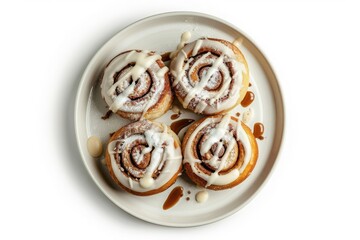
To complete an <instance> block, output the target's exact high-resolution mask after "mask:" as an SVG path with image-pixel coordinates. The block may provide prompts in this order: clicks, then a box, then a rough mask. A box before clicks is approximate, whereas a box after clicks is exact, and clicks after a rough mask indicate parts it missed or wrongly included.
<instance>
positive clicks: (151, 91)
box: [101, 50, 172, 120]
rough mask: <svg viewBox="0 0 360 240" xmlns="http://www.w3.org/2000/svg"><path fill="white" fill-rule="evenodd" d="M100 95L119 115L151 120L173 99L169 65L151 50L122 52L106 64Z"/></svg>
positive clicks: (165, 109)
mask: <svg viewBox="0 0 360 240" xmlns="http://www.w3.org/2000/svg"><path fill="white" fill-rule="evenodd" d="M101 94H102V97H103V98H104V99H105V101H106V103H107V104H108V106H109V108H110V110H111V111H113V112H116V113H118V114H119V115H120V116H122V117H125V118H129V119H131V120H139V119H140V118H141V117H144V118H146V119H154V118H156V117H159V116H161V115H162V114H163V113H165V112H166V111H167V110H168V108H169V107H170V105H171V102H172V94H171V90H170V82H169V77H168V68H167V67H166V66H165V65H164V63H163V62H162V61H161V56H160V55H157V54H154V53H153V52H149V51H140V50H132V51H127V52H123V53H121V54H119V55H117V56H116V57H114V58H113V59H112V60H111V61H110V62H109V63H108V65H107V66H106V68H105V70H104V74H103V77H102V83H101Z"/></svg>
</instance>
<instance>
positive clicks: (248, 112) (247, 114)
mask: <svg viewBox="0 0 360 240" xmlns="http://www.w3.org/2000/svg"><path fill="white" fill-rule="evenodd" d="M253 115H254V113H253V110H252V108H248V109H247V110H246V111H245V112H244V113H243V115H242V122H243V123H245V124H246V123H248V122H249V121H250V120H251V118H252V116H253Z"/></svg>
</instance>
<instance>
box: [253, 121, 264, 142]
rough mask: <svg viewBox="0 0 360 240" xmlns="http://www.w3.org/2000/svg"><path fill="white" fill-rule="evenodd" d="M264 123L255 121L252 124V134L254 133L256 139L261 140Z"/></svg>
mask: <svg viewBox="0 0 360 240" xmlns="http://www.w3.org/2000/svg"><path fill="white" fill-rule="evenodd" d="M264 130H265V129H264V125H263V124H262V123H259V122H257V123H255V124H254V130H253V134H254V137H255V138H257V139H260V140H263V139H264V136H263V134H264Z"/></svg>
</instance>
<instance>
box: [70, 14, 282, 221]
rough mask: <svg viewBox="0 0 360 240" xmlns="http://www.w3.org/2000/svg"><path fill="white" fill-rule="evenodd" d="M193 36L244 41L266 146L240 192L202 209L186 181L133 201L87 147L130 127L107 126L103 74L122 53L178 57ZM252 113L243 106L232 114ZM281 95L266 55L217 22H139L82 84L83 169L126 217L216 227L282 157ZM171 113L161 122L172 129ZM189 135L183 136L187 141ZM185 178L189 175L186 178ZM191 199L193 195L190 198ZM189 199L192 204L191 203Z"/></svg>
mask: <svg viewBox="0 0 360 240" xmlns="http://www.w3.org/2000/svg"><path fill="white" fill-rule="evenodd" d="M185 31H190V32H191V34H192V37H191V40H190V41H193V40H195V39H197V38H199V37H204V36H206V37H215V38H221V39H225V40H228V41H230V42H233V41H234V40H236V39H241V41H242V44H241V46H240V49H241V51H242V52H243V53H244V55H245V57H246V59H247V61H248V63H249V68H250V72H251V80H250V82H251V84H252V86H251V87H250V90H251V91H252V92H254V93H255V101H254V102H253V103H252V104H251V105H250V106H249V107H248V108H251V109H252V110H253V113H254V114H253V117H252V118H251V120H250V122H248V125H249V126H250V127H251V128H252V127H253V125H254V123H255V122H261V123H263V124H264V126H265V133H264V137H265V138H264V140H262V141H260V140H259V141H258V144H259V159H258V162H257V165H256V167H255V169H254V171H253V173H252V174H251V176H250V177H249V178H248V179H246V180H245V181H244V182H243V183H242V184H240V185H239V186H237V187H235V188H233V189H230V190H224V191H217V192H215V191H210V190H209V191H208V192H209V199H208V201H207V202H205V203H201V204H199V203H197V202H196V201H195V194H196V193H197V192H198V191H199V188H197V187H196V186H195V185H193V184H192V183H191V182H190V181H189V180H187V179H186V177H185V176H181V177H180V178H179V179H178V180H177V182H176V183H175V184H174V185H173V186H171V187H170V188H169V189H168V190H167V191H165V192H163V193H160V194H157V195H155V196H150V197H138V196H133V195H131V194H129V193H127V192H124V191H122V190H120V189H118V188H116V187H114V186H113V184H112V182H111V180H110V179H109V177H108V175H107V172H106V170H105V168H104V166H103V165H102V164H101V161H100V160H101V158H99V159H94V158H92V157H91V156H90V155H89V153H88V151H87V146H86V142H87V139H88V137H90V136H92V135H96V136H99V137H100V138H101V140H102V142H103V143H104V144H105V143H106V142H107V140H108V138H109V133H111V132H114V131H115V130H117V129H118V128H119V127H120V126H123V125H125V124H126V123H128V120H124V119H122V118H120V117H118V116H116V115H112V116H111V117H110V118H109V119H107V120H105V121H104V120H102V119H101V116H103V115H104V114H105V113H106V111H107V110H106V108H105V103H104V101H103V100H102V99H101V96H100V89H99V81H98V79H99V75H100V73H101V70H102V69H103V68H104V66H105V65H106V64H107V62H108V61H109V60H111V59H112V58H113V57H114V56H115V55H117V54H118V53H120V52H122V51H125V50H129V49H147V50H154V51H156V52H158V53H160V54H161V53H164V52H167V51H173V50H174V49H175V48H176V46H177V44H178V43H179V40H180V36H181V34H182V33H183V32H185ZM247 110H248V109H244V108H242V107H241V106H239V107H238V108H236V109H234V110H233V111H232V112H233V114H236V112H241V113H242V114H243V113H244V112H245V111H247ZM283 111H284V110H283V102H282V97H281V92H280V89H279V86H278V82H277V80H276V76H275V74H274V72H273V70H272V68H271V66H270V64H269V63H268V61H267V60H266V59H265V57H264V55H263V54H262V53H261V51H260V50H259V49H258V48H257V47H256V46H255V45H254V43H253V42H252V41H251V40H249V38H248V37H246V36H245V35H244V34H243V33H242V32H241V31H240V30H238V29H237V28H236V27H235V26H233V25H231V24H229V23H227V22H225V21H223V20H221V19H218V18H215V17H212V16H209V15H205V14H200V13H193V12H174V13H165V14H160V15H156V16H152V17H148V18H146V19H143V20H140V21H138V22H136V23H134V24H132V25H130V26H128V27H126V28H125V29H123V30H121V31H120V32H119V33H118V34H116V35H115V36H114V37H113V38H111V39H110V40H109V41H108V42H107V43H106V44H105V45H104V46H103V47H102V48H101V49H100V50H99V51H98V52H97V53H96V55H95V56H94V57H93V58H92V60H91V62H90V63H89V65H88V66H87V68H86V70H85V72H84V74H83V77H82V79H81V82H80V85H79V89H78V93H77V99H76V106H75V128H76V129H75V130H76V135H77V142H78V146H79V150H80V153H81V156H82V159H83V161H84V164H85V166H86V168H87V170H88V171H89V173H90V175H91V177H92V178H93V180H94V181H95V183H96V184H97V185H98V187H99V188H100V189H101V190H102V191H103V192H104V194H105V195H106V196H107V197H108V198H109V199H111V201H113V202H114V203H115V204H116V205H117V206H119V207H120V208H122V209H123V210H124V211H126V212H128V213H130V214H132V215H134V216H136V217H138V218H140V219H143V220H145V221H148V222H152V223H156V224H160V225H166V226H177V227H186V226H197V225H202V224H206V223H210V222H214V221H216V220H219V219H221V218H224V217H226V216H229V215H230V214H232V213H234V212H236V211H238V210H239V209H240V208H241V207H243V206H244V205H245V204H246V203H247V202H248V201H249V200H250V199H251V198H252V197H253V196H254V194H255V193H256V192H257V191H258V190H259V189H260V187H261V186H262V185H263V183H264V182H265V180H266V179H267V178H268V176H269V174H270V172H271V170H272V169H273V166H274V164H275V162H276V158H277V155H278V152H279V148H280V145H281V141H282V136H283V128H284V112H283ZM172 114H173V112H172V111H171V110H169V111H168V112H167V113H166V114H165V115H164V116H162V117H161V118H160V119H157V121H159V122H164V123H167V124H168V125H170V123H171V121H172V120H170V116H171V115H172ZM199 117H200V116H198V115H196V114H193V113H190V112H184V113H183V114H182V115H181V118H193V119H198V118H199ZM184 131H185V129H184V130H183V131H181V132H180V135H183V133H184ZM183 175H185V174H183ZM179 185H180V186H183V187H184V196H183V197H182V198H181V199H180V201H179V202H178V204H176V205H175V206H174V207H172V208H170V209H169V210H166V211H165V210H163V209H162V205H163V203H164V201H165V199H166V198H167V196H168V194H169V192H170V191H171V190H172V189H173V188H174V187H176V186H179ZM188 191H190V192H191V193H190V194H188V193H187V192H188ZM187 197H189V198H190V200H186V198H187Z"/></svg>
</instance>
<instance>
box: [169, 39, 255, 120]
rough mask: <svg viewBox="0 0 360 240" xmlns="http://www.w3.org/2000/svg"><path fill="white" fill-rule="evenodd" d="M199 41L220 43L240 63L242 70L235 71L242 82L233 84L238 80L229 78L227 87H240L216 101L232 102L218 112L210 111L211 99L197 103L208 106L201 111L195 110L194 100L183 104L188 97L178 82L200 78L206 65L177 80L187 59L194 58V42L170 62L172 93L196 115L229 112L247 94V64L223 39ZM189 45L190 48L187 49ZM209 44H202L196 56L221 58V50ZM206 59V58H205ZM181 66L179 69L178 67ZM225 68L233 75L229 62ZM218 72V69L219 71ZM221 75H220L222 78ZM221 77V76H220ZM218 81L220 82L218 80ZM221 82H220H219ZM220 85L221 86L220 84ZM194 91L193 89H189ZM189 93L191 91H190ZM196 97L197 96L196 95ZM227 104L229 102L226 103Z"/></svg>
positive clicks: (201, 65)
mask: <svg viewBox="0 0 360 240" xmlns="http://www.w3.org/2000/svg"><path fill="white" fill-rule="evenodd" d="M201 40H206V41H213V42H219V43H222V45H224V46H225V48H226V50H227V51H230V52H232V53H233V54H234V58H235V59H236V61H237V62H238V63H241V64H242V66H243V69H237V70H242V72H241V74H242V80H241V83H234V82H235V81H238V79H237V78H236V79H235V77H234V76H231V78H232V80H231V83H230V84H229V87H234V86H237V85H236V84H239V85H241V87H236V88H238V91H237V92H233V93H232V94H231V96H224V97H222V98H221V99H218V100H217V101H218V103H219V102H221V101H227V99H228V98H233V100H232V101H231V102H230V103H229V104H226V106H225V107H223V108H222V109H219V110H214V109H211V107H213V105H214V104H211V103H209V101H211V99H209V98H207V99H202V100H199V101H203V102H204V104H205V103H206V104H207V105H208V106H206V107H205V108H204V109H203V110H201V108H200V110H199V109H196V108H197V105H198V104H199V103H196V100H195V99H192V100H191V101H190V102H185V99H186V97H187V95H188V90H186V89H185V87H184V86H183V84H178V81H179V82H183V81H195V80H196V79H199V78H201V76H199V75H200V71H201V69H202V68H203V67H204V66H205V65H206V63H204V64H199V66H196V67H193V69H192V72H191V73H186V71H185V76H184V77H182V78H181V79H177V80H176V78H177V76H178V75H179V74H181V73H180V72H181V71H184V70H185V69H184V68H185V67H186V64H187V62H188V59H191V58H194V57H193V56H192V55H193V48H194V46H196V41H195V42H192V43H189V44H187V45H185V46H184V47H183V48H182V50H180V51H179V52H178V53H177V56H176V57H175V58H174V59H173V60H172V62H171V66H170V70H171V73H172V75H173V88H174V92H175V95H176V97H177V98H178V99H179V101H180V103H181V104H182V105H183V106H184V107H185V108H188V109H189V110H191V111H194V112H196V113H200V114H204V115H216V114H224V113H226V112H228V111H230V110H231V109H233V108H234V107H236V106H237V105H238V104H240V103H241V101H242V100H243V99H244V97H245V94H246V92H247V89H248V86H249V68H248V64H247V62H246V60H245V57H244V55H243V54H242V52H241V51H240V50H239V49H238V48H237V47H236V46H235V45H234V44H232V43H231V42H228V41H226V40H223V39H216V38H207V39H201ZM190 45H191V47H189V46H190ZM210 45H211V44H209V46H208V45H206V44H204V46H201V47H200V48H199V49H198V51H197V53H196V54H199V53H201V54H204V53H211V54H212V55H216V56H221V55H222V54H224V52H223V51H221V49H214V48H212V47H211V46H210ZM184 54H186V57H184ZM194 59H195V60H194V61H200V60H203V61H204V59H202V58H200V59H196V58H194ZM205 59H206V58H205ZM180 65H181V67H179V66H180ZM225 65H226V67H228V68H229V71H230V72H231V74H233V73H234V72H233V71H234V69H232V67H231V65H230V63H229V62H227V63H226V64H225ZM219 72H221V71H220V69H219ZM222 75H223V74H221V76H222ZM222 77H223V76H222ZM218 81H220V80H218ZM221 81H222V80H221ZM220 84H223V83H222V82H221V83H220ZM191 89H194V88H191ZM219 90H221V87H218V88H216V89H211V90H210V91H212V92H214V91H219ZM190 91H191V90H190ZM201 91H203V89H201ZM196 96H198V95H196ZM228 102H229V101H228Z"/></svg>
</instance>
